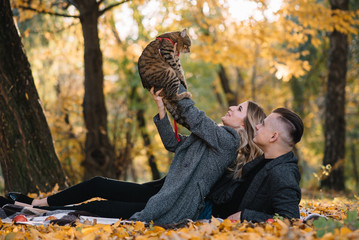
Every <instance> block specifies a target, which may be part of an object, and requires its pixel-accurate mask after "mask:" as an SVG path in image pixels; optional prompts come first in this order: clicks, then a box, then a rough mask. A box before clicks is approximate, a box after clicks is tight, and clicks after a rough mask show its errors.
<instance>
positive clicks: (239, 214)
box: [228, 212, 241, 221]
mask: <svg viewBox="0 0 359 240" xmlns="http://www.w3.org/2000/svg"><path fill="white" fill-rule="evenodd" d="M228 219H229V220H234V221H237V220H239V221H240V220H241V212H236V213H234V214H232V215H231V216H229V217H228Z"/></svg>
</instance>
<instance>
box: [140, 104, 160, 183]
mask: <svg viewBox="0 0 359 240" xmlns="http://www.w3.org/2000/svg"><path fill="white" fill-rule="evenodd" d="M144 114H145V111H144V110H143V109H139V110H138V111H137V121H138V126H139V128H140V131H141V135H142V138H143V144H144V147H145V148H146V149H147V156H148V164H149V165H150V168H151V173H152V179H153V180H156V179H160V177H161V176H160V172H159V171H158V168H157V164H156V161H155V160H156V159H155V155H154V154H153V148H152V143H151V139H150V135H149V134H148V132H147V129H146V119H145V117H144Z"/></svg>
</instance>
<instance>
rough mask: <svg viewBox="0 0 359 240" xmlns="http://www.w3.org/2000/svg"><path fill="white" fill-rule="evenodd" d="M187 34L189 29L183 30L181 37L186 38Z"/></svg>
mask: <svg viewBox="0 0 359 240" xmlns="http://www.w3.org/2000/svg"><path fill="white" fill-rule="evenodd" d="M186 34H187V29H183V30H182V32H181V37H185V36H186Z"/></svg>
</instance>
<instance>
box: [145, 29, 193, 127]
mask: <svg viewBox="0 0 359 240" xmlns="http://www.w3.org/2000/svg"><path fill="white" fill-rule="evenodd" d="M190 47H191V39H190V38H189V36H188V35H187V31H186V29H184V30H182V31H178V32H167V33H164V34H162V35H160V36H158V37H156V39H155V40H154V41H152V42H150V43H149V44H148V45H147V46H146V48H145V49H144V50H143V52H142V54H141V56H140V58H139V59H138V71H139V74H140V77H141V81H142V85H143V87H144V88H146V89H147V90H150V89H151V88H152V87H154V90H155V92H156V91H158V90H160V89H163V91H162V93H161V94H162V96H163V102H164V104H165V106H166V108H167V110H168V112H170V113H171V115H172V116H173V118H174V119H175V120H176V121H177V122H178V123H179V124H181V125H183V126H185V127H188V126H186V124H185V122H184V121H183V119H180V114H179V112H178V109H177V107H176V106H177V105H176V102H177V101H179V100H181V99H183V98H191V97H192V95H191V93H189V92H183V93H181V94H178V88H179V86H180V84H182V85H183V86H184V87H185V88H187V83H186V79H185V77H184V72H183V69H182V67H181V63H180V59H179V56H180V53H181V52H182V53H189V52H190Z"/></svg>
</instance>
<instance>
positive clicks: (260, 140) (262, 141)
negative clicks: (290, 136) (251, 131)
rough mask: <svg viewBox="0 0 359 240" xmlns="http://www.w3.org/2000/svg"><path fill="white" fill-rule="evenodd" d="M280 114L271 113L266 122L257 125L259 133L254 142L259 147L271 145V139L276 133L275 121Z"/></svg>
mask: <svg viewBox="0 0 359 240" xmlns="http://www.w3.org/2000/svg"><path fill="white" fill-rule="evenodd" d="M278 116H279V114H277V113H271V114H270V115H269V116H268V117H266V118H265V119H264V121H263V122H262V123H260V124H257V125H256V129H257V132H256V134H255V135H254V138H253V142H254V143H255V144H257V145H258V146H259V147H261V148H262V147H263V146H266V145H268V144H269V143H270V141H271V138H272V137H273V134H274V132H275V129H274V126H275V124H274V123H275V121H277V119H276V118H277V117H278Z"/></svg>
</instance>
